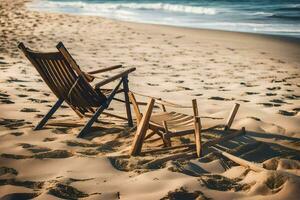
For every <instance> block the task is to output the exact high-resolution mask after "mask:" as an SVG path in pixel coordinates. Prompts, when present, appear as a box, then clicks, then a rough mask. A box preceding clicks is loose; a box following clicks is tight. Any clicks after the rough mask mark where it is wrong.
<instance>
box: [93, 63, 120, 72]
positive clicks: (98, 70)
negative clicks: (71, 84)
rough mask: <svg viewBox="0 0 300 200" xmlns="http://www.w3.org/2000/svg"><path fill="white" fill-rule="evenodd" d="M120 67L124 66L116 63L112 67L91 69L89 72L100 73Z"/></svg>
mask: <svg viewBox="0 0 300 200" xmlns="http://www.w3.org/2000/svg"><path fill="white" fill-rule="evenodd" d="M120 67H122V65H114V66H111V67H105V68H102V69H97V70H94V71H90V72H88V74H98V73H102V72H106V71H111V70H114V69H118V68H120Z"/></svg>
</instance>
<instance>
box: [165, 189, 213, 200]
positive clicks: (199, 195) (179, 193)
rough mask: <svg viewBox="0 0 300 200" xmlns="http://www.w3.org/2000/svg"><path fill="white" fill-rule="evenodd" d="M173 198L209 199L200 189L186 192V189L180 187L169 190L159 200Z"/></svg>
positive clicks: (188, 199) (170, 199)
mask: <svg viewBox="0 0 300 200" xmlns="http://www.w3.org/2000/svg"><path fill="white" fill-rule="evenodd" d="M175 199H184V200H194V199H202V200H209V199H211V198H208V197H206V196H205V195H204V193H203V192H201V191H193V192H188V191H187V190H186V189H184V188H183V187H181V188H180V189H176V190H175V191H170V192H168V194H167V195H166V196H164V197H163V198H161V200H175Z"/></svg>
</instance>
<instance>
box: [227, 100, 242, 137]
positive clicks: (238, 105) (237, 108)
mask: <svg viewBox="0 0 300 200" xmlns="http://www.w3.org/2000/svg"><path fill="white" fill-rule="evenodd" d="M239 107H240V104H238V103H236V104H235V105H234V106H233V108H232V111H231V113H230V115H229V118H228V119H227V123H226V125H225V128H224V130H225V131H227V130H229V129H230V127H231V125H232V123H233V120H234V118H235V116H236V114H237V112H238V110H239Z"/></svg>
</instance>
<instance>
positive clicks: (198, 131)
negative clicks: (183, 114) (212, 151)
mask: <svg viewBox="0 0 300 200" xmlns="http://www.w3.org/2000/svg"><path fill="white" fill-rule="evenodd" d="M194 127H195V143H196V153H197V156H198V157H199V158H200V157H201V156H202V146H201V123H200V117H198V116H197V117H194Z"/></svg>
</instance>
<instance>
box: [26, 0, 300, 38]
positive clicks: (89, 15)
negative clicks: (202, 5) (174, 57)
mask: <svg viewBox="0 0 300 200" xmlns="http://www.w3.org/2000/svg"><path fill="white" fill-rule="evenodd" d="M39 1H41V0H32V1H30V2H28V3H26V4H27V5H25V7H26V8H27V9H28V10H31V11H37V12H47V13H57V14H67V15H75V16H88V17H99V18H103V19H107V20H115V21H120V22H124V23H135V24H148V25H157V26H167V27H175V28H183V29H192V30H193V29H195V30H204V31H221V32H231V33H240V34H251V35H260V36H266V37H274V38H278V39H285V40H287V41H294V42H297V43H300V35H298V36H294V35H284V34H272V33H267V32H265V33H263V32H261V33H260V32H246V31H238V30H236V31H235V30H223V29H218V28H211V29H210V28H201V27H190V26H184V25H182V26H181V25H172V24H159V23H151V22H139V21H130V20H128V21H127V20H122V19H115V18H109V17H105V16H100V15H92V14H80V13H70V12H62V11H55V10H42V11H38V10H37V9H34V8H29V6H28V4H34V3H35V2H39Z"/></svg>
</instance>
